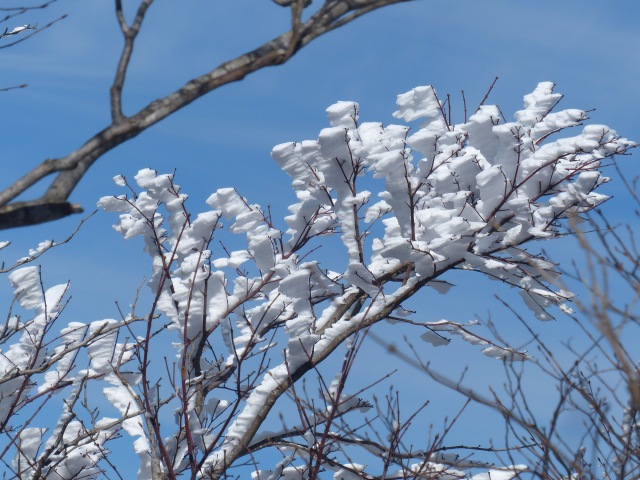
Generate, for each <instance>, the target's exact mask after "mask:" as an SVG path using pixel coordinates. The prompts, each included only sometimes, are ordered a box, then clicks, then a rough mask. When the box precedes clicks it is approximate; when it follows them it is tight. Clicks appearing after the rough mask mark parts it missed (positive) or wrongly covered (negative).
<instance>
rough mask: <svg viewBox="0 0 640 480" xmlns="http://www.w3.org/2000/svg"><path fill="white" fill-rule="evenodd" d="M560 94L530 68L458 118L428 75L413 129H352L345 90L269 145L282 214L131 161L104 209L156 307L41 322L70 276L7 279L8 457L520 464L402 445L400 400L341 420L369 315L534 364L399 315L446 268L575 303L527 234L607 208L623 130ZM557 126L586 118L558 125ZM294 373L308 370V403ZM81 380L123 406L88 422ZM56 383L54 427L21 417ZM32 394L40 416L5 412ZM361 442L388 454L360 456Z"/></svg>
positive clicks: (433, 470) (435, 466) (24, 466)
mask: <svg viewBox="0 0 640 480" xmlns="http://www.w3.org/2000/svg"><path fill="white" fill-rule="evenodd" d="M560 99H561V96H560V95H559V94H556V93H554V92H553V84H551V83H541V84H539V85H538V86H537V88H536V89H535V91H534V92H533V93H531V94H529V95H527V96H525V108H524V109H523V110H521V111H519V112H516V114H515V120H514V121H513V122H511V123H502V122H501V120H500V118H501V117H500V114H499V111H498V109H497V107H494V106H486V105H485V106H481V107H480V108H479V109H478V111H477V112H476V113H475V114H474V115H472V116H471V117H470V118H469V119H468V120H467V121H465V122H464V123H462V124H453V123H451V122H450V121H449V119H448V118H447V116H446V115H445V110H444V108H443V105H442V103H441V102H440V101H439V99H438V97H437V95H436V92H435V90H434V89H433V88H432V87H430V86H429V87H418V88H415V89H413V90H412V91H410V92H408V93H405V94H403V95H400V96H399V97H398V110H397V111H396V112H395V114H394V116H395V117H396V118H398V119H400V120H403V121H404V122H407V123H409V124H410V125H412V124H413V123H414V122H416V121H418V120H419V121H421V122H422V123H421V124H420V126H419V127H416V128H413V127H411V126H409V125H407V124H403V125H388V126H385V125H383V124H381V123H360V121H359V106H358V105H357V104H356V103H353V102H339V103H337V104H335V105H333V106H331V107H329V109H328V110H327V114H328V118H329V122H330V127H329V128H326V129H324V130H322V131H321V132H320V136H319V138H318V140H313V141H303V142H301V143H286V144H282V145H278V146H276V147H275V148H274V149H273V152H272V156H273V158H274V160H275V161H276V162H277V164H278V165H279V166H280V167H281V168H282V169H283V170H284V171H285V172H286V173H287V174H288V175H289V176H290V177H291V178H292V187H293V190H294V192H295V195H296V202H295V203H294V204H293V205H291V206H290V207H289V211H290V214H289V215H288V216H287V217H286V218H285V219H284V225H281V224H280V223H278V222H277V221H276V220H274V219H273V218H272V217H271V214H270V213H269V211H268V210H264V209H262V208H261V207H260V206H258V205H255V204H252V203H251V202H250V201H249V200H248V199H246V198H244V197H243V196H241V195H240V194H239V193H238V191H237V190H235V189H233V188H223V189H219V190H218V191H217V192H215V193H214V194H213V195H211V196H210V197H209V199H208V200H207V205H208V206H209V209H208V210H207V211H205V212H203V213H200V214H198V215H192V214H191V213H190V212H189V210H188V209H187V207H186V200H187V195H186V194H184V193H183V192H181V190H180V188H179V187H178V186H177V185H176V184H175V183H174V178H173V175H162V174H158V173H157V172H155V171H153V170H150V169H145V170H141V171H140V172H139V173H138V174H137V175H136V176H135V184H133V183H130V182H129V181H128V180H127V179H126V178H124V177H122V176H118V177H116V178H115V182H116V184H117V185H119V186H120V187H124V188H127V189H128V190H129V192H130V193H129V194H122V195H117V196H112V197H104V198H102V199H101V200H100V202H99V206H100V207H102V208H103V209H105V210H107V211H111V212H116V213H118V214H119V220H118V222H117V224H116V225H115V229H116V230H117V231H118V232H120V233H121V234H122V235H123V236H124V238H125V239H131V238H134V237H142V239H143V240H144V245H145V246H144V249H145V252H146V253H147V254H148V255H149V256H150V257H151V264H152V276H151V278H150V280H149V282H148V285H149V287H150V289H151V291H152V292H153V295H154V300H153V302H152V306H151V308H150V309H149V312H148V314H147V315H146V318H144V319H140V318H138V317H135V316H134V315H131V316H129V317H127V318H124V319H122V320H120V321H116V320H103V321H97V322H93V323H91V324H80V323H76V322H74V323H70V324H69V325H68V326H65V327H64V328H62V329H61V330H60V333H59V334H58V336H52V335H51V331H52V330H51V329H52V327H51V325H53V321H54V320H55V319H56V318H57V317H58V315H59V312H60V311H61V305H62V304H61V302H62V300H61V299H62V297H63V294H64V292H65V291H66V286H64V287H60V286H58V287H54V288H53V289H49V290H46V291H45V290H44V288H43V287H42V285H41V281H40V279H39V275H38V271H37V269H34V268H33V267H29V268H27V269H24V270H17V271H15V272H14V273H12V274H11V277H10V280H11V281H12V283H13V284H14V286H15V288H16V292H17V293H16V295H17V299H18V301H19V302H20V304H21V306H22V307H23V308H25V309H30V310H34V312H35V315H34V317H33V319H32V320H30V321H28V322H25V321H23V320H20V319H12V320H11V322H10V324H9V323H7V327H6V329H10V331H11V332H14V333H15V335H16V336H15V337H11V336H9V337H7V336H6V335H5V336H3V338H9V339H12V340H11V342H9V343H8V345H10V346H9V348H8V349H6V350H4V349H3V352H4V353H3V354H2V358H3V359H5V363H4V366H3V367H2V368H3V370H2V375H4V377H3V380H2V382H3V383H2V384H1V385H6V386H7V387H6V389H5V388H4V387H3V390H2V392H3V393H2V397H1V398H2V401H3V402H5V403H2V404H0V405H6V406H5V407H3V410H2V414H3V417H2V418H0V421H3V422H4V423H3V424H2V427H3V431H2V432H1V433H2V435H4V436H5V437H4V438H9V439H10V441H9V442H8V443H7V444H6V447H5V452H8V451H11V452H13V453H14V460H13V461H12V463H11V464H10V465H11V468H12V469H13V470H12V471H14V472H15V473H16V475H17V476H19V477H20V478H32V477H34V476H37V474H40V473H41V472H44V471H45V470H46V469H48V470H46V471H47V472H50V473H52V472H56V473H57V474H58V475H59V476H60V477H61V478H74V475H80V472H82V474H83V475H90V474H93V472H96V471H98V470H100V469H107V468H108V466H107V465H106V459H107V458H108V449H109V443H110V442H112V441H115V437H116V436H118V435H125V436H126V437H127V438H131V439H132V440H133V444H134V449H135V452H136V453H137V454H138V456H139V458H140V467H139V474H138V475H139V478H141V479H145V478H177V477H178V476H179V475H187V476H191V478H216V479H217V478H223V477H224V476H225V475H226V474H228V473H229V472H230V469H231V468H233V467H234V466H235V465H238V464H247V463H249V464H252V465H253V478H273V479H275V478H292V479H293V478H300V479H303V478H318V475H319V474H320V472H331V475H333V478H335V479H346V478H379V476H380V475H386V478H471V477H472V475H473V474H472V473H469V474H467V473H465V472H466V471H467V470H468V469H470V468H480V467H482V468H484V469H485V471H486V470H487V469H491V473H490V475H491V478H503V479H508V478H514V477H515V476H516V475H518V473H519V472H521V471H522V470H523V469H525V468H526V467H524V466H505V467H501V468H498V467H490V466H488V465H487V464H485V463H483V462H481V461H475V460H473V459H470V458H469V457H468V453H465V454H464V455H449V454H444V453H443V452H444V451H445V450H446V449H445V448H443V445H442V444H441V443H438V442H434V443H431V444H428V445H423V446H422V447H419V448H418V447H412V448H410V449H408V450H407V449H406V448H405V447H404V445H405V444H404V443H403V442H402V441H401V439H402V436H403V435H404V434H405V433H406V428H405V427H404V426H403V424H402V420H403V419H401V418H395V417H394V415H395V413H394V412H395V410H394V409H393V408H389V409H388V410H389V412H390V413H388V414H386V416H385V415H383V414H380V413H379V417H380V418H387V420H388V421H387V422H386V423H385V424H384V425H385V427H384V428H386V429H387V430H388V432H387V433H388V435H387V438H388V439H391V440H393V441H391V440H390V442H389V443H388V444H384V442H380V441H379V439H376V437H375V436H371V435H370V433H369V432H367V431H361V429H358V428H354V427H353V424H352V423H351V421H350V419H354V420H353V421H355V422H356V423H358V422H364V424H365V425H368V426H369V427H371V426H372V425H373V423H372V422H371V421H369V420H366V419H365V418H366V415H367V412H368V411H371V410H372V408H373V403H372V402H371V399H367V392H366V391H363V392H351V393H349V382H348V376H349V373H350V371H351V368H352V366H353V363H354V361H355V360H354V359H355V358H356V354H357V353H358V350H359V348H360V346H361V344H362V341H363V340H364V338H365V337H366V331H367V329H369V327H372V326H373V325H375V324H376V323H378V322H381V321H389V322H390V323H397V322H403V323H406V324H411V325H414V326H415V328H418V329H420V331H419V335H421V336H422V338H423V339H424V340H425V341H426V342H427V343H428V344H430V345H427V344H425V348H427V349H429V348H431V346H440V345H444V344H447V343H449V337H450V336H451V335H456V336H459V337H460V338H462V339H463V340H466V341H468V342H470V343H472V344H477V345H480V346H481V348H482V352H483V353H485V354H486V355H489V356H491V357H495V358H498V359H502V360H505V361H513V360H526V359H527V358H528V356H527V355H526V354H525V353H524V352H519V351H516V350H513V349H511V348H508V347H505V346H502V345H500V344H499V343H498V342H495V341H493V340H491V339H488V338H484V337H482V336H480V335H479V334H477V333H475V332H474V325H473V324H471V325H470V324H462V323H458V322H455V321H451V320H440V321H431V322H421V321H418V320H415V319H414V318H412V314H411V312H410V311H409V309H405V308H403V305H404V304H405V303H406V302H407V301H408V300H409V299H410V298H411V297H413V296H414V295H416V294H418V293H419V292H420V290H421V289H422V288H423V287H427V286H429V287H433V288H434V289H436V290H437V291H438V292H440V293H446V291H447V290H448V288H449V287H450V285H449V284H448V283H447V281H446V280H447V276H446V274H447V273H448V272H450V271H452V270H468V271H474V272H479V273H481V274H484V275H487V276H489V277H490V278H493V279H498V280H501V281H502V282H504V283H506V284H508V285H510V286H512V287H515V288H517V289H519V291H520V293H521V295H522V298H523V300H524V303H525V304H526V305H527V306H528V307H529V308H530V309H531V310H532V312H533V313H534V314H535V316H536V317H537V318H539V319H540V320H548V319H551V318H553V317H552V309H553V308H556V307H559V308H560V309H562V310H564V311H567V312H568V311H570V309H569V307H568V306H567V303H568V302H569V301H570V299H571V296H572V295H571V293H569V292H568V291H565V290H563V289H556V288H554V281H555V280H556V278H557V276H558V272H557V270H556V266H555V265H554V264H553V263H551V262H549V261H548V260H546V259H544V258H543V257H542V256H540V255H534V254H532V253H530V252H529V251H527V250H525V248H524V245H525V244H527V243H528V242H530V241H532V240H536V239H548V238H552V237H555V236H558V235H560V234H561V222H562V220H563V219H566V218H578V217H579V216H580V215H582V214H583V213H585V212H588V211H589V210H591V209H593V208H594V207H596V206H598V205H600V204H601V203H602V202H603V201H605V200H606V197H605V196H604V195H601V194H599V193H596V192H595V189H596V188H597V187H598V186H600V185H601V184H602V183H604V182H606V181H607V178H606V177H603V176H602V174H601V173H600V168H601V167H602V166H603V165H604V164H603V162H605V161H606V160H607V159H608V158H611V157H612V156H613V155H618V154H624V153H625V152H626V151H627V150H628V149H629V148H632V147H634V146H635V144H633V143H632V142H629V141H627V140H626V139H623V138H620V137H619V136H617V135H616V134H615V132H614V131H612V130H611V129H609V128H608V127H605V126H602V125H588V126H582V122H584V121H585V120H586V114H585V112H583V111H580V110H564V111H560V112H553V111H552V110H553V108H554V107H555V106H556V104H557V103H558V101H559V100H560ZM571 127H581V128H580V130H576V131H575V132H574V133H575V135H573V136H570V135H563V134H564V132H563V131H564V130H565V129H570V128H571ZM572 132H573V130H572ZM223 228H224V229H226V230H228V231H229V232H230V233H231V234H234V235H239V236H241V238H242V237H244V241H239V240H238V239H237V238H236V237H234V236H229V235H226V236H225V235H223V233H224V232H223V230H222V229H223ZM332 239H335V240H332ZM332 241H333V243H331V242H332ZM320 245H322V246H323V249H331V256H332V257H333V258H334V261H333V263H332V264H331V265H330V268H325V267H324V266H323V265H322V264H321V262H320V261H319V260H314V259H313V258H312V257H311V255H312V254H313V252H314V249H316V248H317V247H318V246H320ZM231 246H233V247H231ZM336 259H338V260H336ZM340 259H342V260H340ZM336 265H337V266H336ZM140 320H144V321H140ZM7 331H9V330H7ZM339 348H341V349H342V350H341V351H343V352H344V359H343V362H342V366H341V368H340V370H339V371H338V372H337V374H336V375H335V377H334V378H331V379H326V380H325V376H326V373H324V372H323V370H322V368H321V367H322V363H323V361H324V360H326V359H327V358H329V357H330V356H332V355H336V354H338V355H339V353H338V352H337V350H338V349H339ZM18 351H19V352H20V354H19V355H18ZM434 354H435V352H434ZM81 365H84V367H81ZM39 374H44V375H45V376H44V377H42V378H43V380H40V378H41V377H37V375H39ZM307 378H316V379H317V382H318V384H319V387H318V390H319V395H318V396H317V398H310V397H309V392H308V390H307V389H306V387H304V386H303V383H302V381H303V380H305V379H307ZM35 379H38V380H37V383H38V386H37V388H36V386H35V385H34V382H35V381H36V380H35ZM88 383H92V384H93V385H94V386H95V385H98V384H99V385H101V387H102V392H103V394H104V397H105V399H106V400H107V401H108V402H109V403H110V404H111V405H112V406H113V407H114V408H113V409H112V410H113V412H116V414H115V415H113V416H103V415H102V414H100V413H98V412H97V411H94V410H91V408H90V407H89V406H88V405H87V406H86V410H87V411H86V412H85V414H84V416H83V415H79V414H76V413H74V412H76V410H77V409H78V402H79V399H80V398H81V394H80V392H81V391H83V389H85V388H87V387H86V385H87V384H88ZM94 388H95V387H94ZM61 389H66V390H65V391H66V392H67V393H66V394H65V397H66V398H67V400H65V402H64V407H63V414H62V416H61V418H60V420H59V422H58V423H57V424H56V425H55V426H52V427H51V428H49V430H46V429H44V428H39V427H37V426H33V425H31V423H34V424H35V418H36V417H37V413H38V411H37V409H36V410H35V411H34V409H33V408H31V409H29V408H28V406H29V402H33V401H34V400H35V399H37V398H42V396H45V395H52V394H54V393H55V392H57V391H59V390H61ZM69 399H70V400H69ZM25 408H27V410H28V411H29V412H30V413H29V414H31V412H32V413H33V418H34V420H33V422H32V421H31V417H29V418H30V419H29V420H28V421H25V420H24V419H23V420H22V427H18V426H15V425H14V424H13V423H12V422H13V421H14V418H15V415H16V413H17V411H18V410H20V409H23V410H24V409H25ZM378 410H380V409H379V408H378ZM292 412H294V413H292ZM278 414H280V415H282V417H281V419H280V420H279V419H278ZM409 423H410V422H409ZM364 430H366V429H364ZM265 449H272V450H275V451H276V452H277V455H278V458H279V459H280V461H279V463H277V465H273V464H271V465H262V464H261V462H260V460H259V459H260V458H261V457H260V455H261V452H262V451H263V450H265ZM358 452H363V453H367V454H373V455H374V456H376V457H378V458H379V460H380V461H379V462H378V463H377V464H376V465H371V466H370V467H367V466H365V465H361V464H357V463H354V462H353V461H352V459H353V458H356V459H357V458H358ZM5 458H6V457H5ZM376 470H377V471H376ZM381 472H382V473H381ZM486 475H488V473H483V474H479V475H476V476H473V477H472V478H474V479H478V480H479V479H481V478H489V477H487V476H486Z"/></svg>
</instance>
